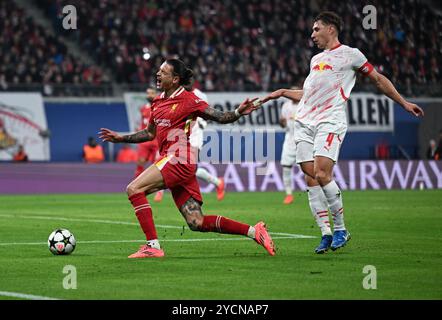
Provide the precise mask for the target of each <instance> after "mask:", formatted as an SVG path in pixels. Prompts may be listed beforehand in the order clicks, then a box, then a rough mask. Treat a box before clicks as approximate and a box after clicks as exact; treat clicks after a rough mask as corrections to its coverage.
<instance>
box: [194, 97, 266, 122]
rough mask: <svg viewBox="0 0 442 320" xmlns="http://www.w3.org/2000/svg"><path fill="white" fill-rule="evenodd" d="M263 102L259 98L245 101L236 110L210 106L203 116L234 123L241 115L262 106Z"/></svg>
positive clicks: (207, 118)
mask: <svg viewBox="0 0 442 320" xmlns="http://www.w3.org/2000/svg"><path fill="white" fill-rule="evenodd" d="M261 105H262V102H261V101H260V100H258V98H255V99H252V100H249V99H248V98H247V99H246V100H245V101H243V102H242V103H241V104H240V105H239V107H238V108H236V110H235V111H220V110H217V109H215V108H213V107H210V106H208V107H207V108H206V109H205V110H204V111H203V113H202V115H201V117H202V118H204V119H206V120H213V121H216V122H219V123H232V122H235V121H236V120H238V119H239V118H241V116H243V115H246V114H250V113H251V112H253V111H255V110H256V109H258V108H260V107H261Z"/></svg>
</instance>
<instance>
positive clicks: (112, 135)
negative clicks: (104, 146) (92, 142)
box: [98, 128, 123, 142]
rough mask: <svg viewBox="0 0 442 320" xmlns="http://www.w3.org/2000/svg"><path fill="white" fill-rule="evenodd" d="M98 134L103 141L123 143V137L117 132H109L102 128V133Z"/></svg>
mask: <svg viewBox="0 0 442 320" xmlns="http://www.w3.org/2000/svg"><path fill="white" fill-rule="evenodd" d="M98 134H99V135H98V137H99V138H100V139H101V140H103V141H108V142H122V141H123V137H122V136H120V135H119V134H118V133H116V132H115V131H112V130H109V129H107V128H101V129H100V132H99V133H98Z"/></svg>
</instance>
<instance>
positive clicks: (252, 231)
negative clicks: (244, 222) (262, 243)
mask: <svg viewBox="0 0 442 320" xmlns="http://www.w3.org/2000/svg"><path fill="white" fill-rule="evenodd" d="M247 236H248V237H249V238H252V239H255V227H252V226H250V227H249V231H247Z"/></svg>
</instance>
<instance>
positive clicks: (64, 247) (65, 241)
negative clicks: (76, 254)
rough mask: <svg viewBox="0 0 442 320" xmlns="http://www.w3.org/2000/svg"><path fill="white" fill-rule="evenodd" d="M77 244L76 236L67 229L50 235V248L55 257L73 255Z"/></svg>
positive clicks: (55, 231) (58, 230)
mask: <svg viewBox="0 0 442 320" xmlns="http://www.w3.org/2000/svg"><path fill="white" fill-rule="evenodd" d="M76 244H77V241H76V240H75V237H74V235H73V234H72V233H71V232H70V231H69V230H67V229H57V230H54V231H53V232H52V233H51V234H50V235H49V239H48V247H49V250H50V251H51V252H52V253H53V254H55V255H63V254H64V255H66V254H71V253H72V251H74V249H75V246H76Z"/></svg>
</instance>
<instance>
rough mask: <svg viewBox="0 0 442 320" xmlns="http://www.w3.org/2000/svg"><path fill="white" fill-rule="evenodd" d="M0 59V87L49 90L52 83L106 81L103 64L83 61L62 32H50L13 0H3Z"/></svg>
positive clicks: (92, 83)
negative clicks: (64, 38)
mask: <svg viewBox="0 0 442 320" xmlns="http://www.w3.org/2000/svg"><path fill="white" fill-rule="evenodd" d="M0 61H2V64H1V65H0V90H1V91H16V90H22V89H23V88H33V87H36V88H37V89H38V88H40V87H41V88H42V89H43V90H44V91H45V92H46V93H50V92H52V90H53V89H52V86H51V87H49V86H48V85H50V84H54V85H57V84H73V85H85V84H87V85H98V84H102V83H103V82H104V81H105V79H103V73H102V70H101V68H100V67H98V66H95V65H92V66H89V65H86V64H83V63H82V62H81V61H80V60H79V59H77V58H76V57H74V56H73V55H72V54H70V53H69V52H68V50H67V47H66V45H65V44H64V43H63V40H62V39H61V36H56V35H52V34H51V33H49V32H47V30H45V29H44V28H43V27H42V26H40V25H38V24H36V22H35V21H34V19H33V18H32V17H27V16H26V15H25V13H24V10H23V9H21V8H20V7H18V6H17V5H16V4H15V3H14V1H11V0H4V1H1V2H0ZM72 93H73V92H72Z"/></svg>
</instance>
